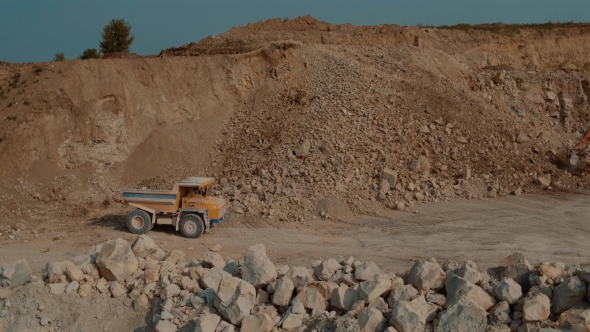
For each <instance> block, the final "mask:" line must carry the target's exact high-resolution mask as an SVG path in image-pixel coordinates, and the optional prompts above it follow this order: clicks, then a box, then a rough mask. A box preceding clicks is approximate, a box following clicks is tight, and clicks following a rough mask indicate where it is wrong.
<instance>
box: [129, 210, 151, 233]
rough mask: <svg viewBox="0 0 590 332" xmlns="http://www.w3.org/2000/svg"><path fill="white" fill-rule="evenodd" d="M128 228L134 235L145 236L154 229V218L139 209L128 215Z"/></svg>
mask: <svg viewBox="0 0 590 332" xmlns="http://www.w3.org/2000/svg"><path fill="white" fill-rule="evenodd" d="M127 228H129V231H130V232H131V233H133V234H140V235H141V234H145V233H147V232H148V231H149V230H150V229H152V217H151V216H150V215H149V213H147V212H145V211H144V210H140V209H137V210H135V211H133V212H131V213H129V215H127Z"/></svg>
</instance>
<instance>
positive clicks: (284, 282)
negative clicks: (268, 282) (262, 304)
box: [272, 277, 295, 307]
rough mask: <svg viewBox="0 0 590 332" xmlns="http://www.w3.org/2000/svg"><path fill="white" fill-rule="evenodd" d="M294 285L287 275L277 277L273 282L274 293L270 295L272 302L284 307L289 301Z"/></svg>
mask: <svg viewBox="0 0 590 332" xmlns="http://www.w3.org/2000/svg"><path fill="white" fill-rule="evenodd" d="M294 289H295V286H294V285H293V281H291V279H289V278H287V277H282V278H280V279H277V280H276V281H275V284H274V291H275V292H274V294H273V295H272V303H273V304H274V305H276V306H279V307H285V306H287V305H289V303H290V302H291V296H293V290H294Z"/></svg>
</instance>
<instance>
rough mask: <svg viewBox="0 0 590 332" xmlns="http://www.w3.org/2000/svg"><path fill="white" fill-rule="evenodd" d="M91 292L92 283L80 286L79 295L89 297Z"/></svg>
mask: <svg viewBox="0 0 590 332" xmlns="http://www.w3.org/2000/svg"><path fill="white" fill-rule="evenodd" d="M90 294H92V285H91V284H82V285H80V288H78V295H80V297H88V296H89V295H90Z"/></svg>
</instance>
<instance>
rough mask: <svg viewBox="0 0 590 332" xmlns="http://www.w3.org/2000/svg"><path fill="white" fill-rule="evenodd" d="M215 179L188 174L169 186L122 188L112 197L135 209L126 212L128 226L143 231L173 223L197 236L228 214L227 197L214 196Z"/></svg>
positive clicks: (190, 235) (179, 228)
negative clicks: (154, 188)
mask: <svg viewBox="0 0 590 332" xmlns="http://www.w3.org/2000/svg"><path fill="white" fill-rule="evenodd" d="M214 182H215V179H213V178H206V177H189V178H187V179H185V180H183V181H182V182H180V183H177V184H175V185H174V188H173V189H172V190H170V191H168V190H151V189H127V188H125V189H121V190H119V192H117V194H116V196H115V201H117V202H119V203H122V204H128V205H130V206H133V207H136V208H137V209H136V210H134V211H132V212H131V213H129V215H128V216H127V220H126V223H127V228H129V231H130V232H131V233H134V234H145V233H147V232H149V231H150V230H151V229H152V228H153V227H154V225H156V224H158V225H172V226H174V227H176V231H180V233H182V235H183V236H184V237H187V238H195V239H196V238H198V237H199V236H201V235H202V234H203V233H206V232H208V231H209V229H210V228H211V227H212V226H214V225H215V224H218V223H220V222H221V221H223V219H225V217H226V216H227V209H228V202H227V200H226V199H223V198H218V197H213V196H212V192H211V187H212V185H213V183H214Z"/></svg>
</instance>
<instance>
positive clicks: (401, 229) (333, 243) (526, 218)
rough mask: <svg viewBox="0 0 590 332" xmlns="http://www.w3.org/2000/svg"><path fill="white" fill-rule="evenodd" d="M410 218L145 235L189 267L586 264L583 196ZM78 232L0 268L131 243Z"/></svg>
mask: <svg viewBox="0 0 590 332" xmlns="http://www.w3.org/2000/svg"><path fill="white" fill-rule="evenodd" d="M416 210H417V211H416V212H414V213H406V212H395V211H383V212H382V213H381V214H380V217H369V216H357V217H354V218H351V220H349V221H346V222H329V221H324V220H320V219H317V220H309V221H305V222H303V223H298V224H293V223H290V224H277V223H269V222H267V221H265V220H264V219H258V220H252V219H248V218H243V217H240V216H238V215H232V216H231V217H230V218H228V219H227V221H226V222H225V223H224V224H222V225H220V226H218V227H216V228H214V229H212V231H211V232H210V233H208V234H206V235H204V236H203V237H201V238H199V239H197V240H190V239H185V238H183V237H181V236H180V234H179V233H176V232H174V231H173V230H172V228H171V227H170V226H161V227H156V228H154V231H152V232H150V233H149V236H151V237H152V238H154V240H155V241H156V242H157V243H158V244H159V245H160V246H162V247H163V248H165V249H171V250H172V249H180V250H183V251H185V252H187V255H188V256H189V257H195V258H199V257H201V256H202V255H203V253H204V252H205V251H206V250H207V248H208V247H210V246H212V245H213V244H216V243H219V244H221V245H222V246H223V249H222V251H221V254H222V255H223V256H224V257H229V258H233V259H238V258H239V257H240V255H242V254H243V252H244V251H245V249H246V248H247V247H248V246H250V245H252V244H255V243H264V244H265V246H266V248H267V252H268V255H269V257H270V258H271V259H272V260H273V261H274V262H275V263H276V264H288V265H310V264H311V263H312V262H313V261H314V260H315V259H320V258H326V257H330V256H338V255H342V256H347V255H354V256H355V257H356V258H357V259H359V260H361V261H365V260H372V261H374V262H376V263H377V264H378V265H379V266H380V267H382V269H383V270H388V271H394V272H398V271H403V270H405V269H407V268H409V267H410V266H411V264H412V261H413V260H416V259H422V258H429V257H435V258H436V259H437V260H439V261H444V260H447V259H453V260H457V261H463V260H467V259H469V260H473V261H475V262H476V263H478V264H480V265H484V266H485V265H496V264H498V263H499V262H500V261H501V259H502V258H504V257H505V256H507V255H509V254H511V253H513V252H516V251H522V252H524V253H525V254H526V256H527V257H528V258H529V260H530V261H531V263H537V262H541V261H563V262H565V263H578V264H587V263H590V242H589V241H588V240H587V239H588V236H589V235H590V231H589V230H588V226H587V223H588V216H590V192H578V193H576V194H562V193H544V194H533V195H522V196H510V197H503V198H497V199H484V200H481V201H476V200H457V201H454V202H450V203H438V204H427V205H422V206H419V207H418V208H417V209H416ZM105 219H106V220H108V221H99V222H97V221H93V222H90V223H88V224H87V225H82V226H71V225H63V226H61V227H62V228H63V229H67V232H64V231H60V230H59V229H56V231H55V232H53V233H52V232H48V233H44V234H42V235H41V236H40V237H39V238H36V239H30V240H28V242H24V241H25V240H2V241H1V242H0V262H4V261H10V260H14V259H17V258H21V257H25V258H26V259H27V260H28V261H29V263H30V264H31V267H32V268H33V271H34V272H35V273H41V272H42V269H43V267H44V266H45V263H46V262H48V261H52V260H53V261H55V260H65V259H73V258H74V257H75V256H77V255H80V254H83V253H84V252H85V250H86V248H88V246H90V245H92V244H94V243H99V242H102V241H105V240H107V239H112V238H116V237H122V238H125V239H127V240H130V241H132V240H133V239H134V238H135V236H133V235H132V234H130V233H129V232H127V230H126V228H125V227H124V225H123V224H122V222H121V221H118V220H122V218H121V217H105V218H103V219H102V220H105Z"/></svg>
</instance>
